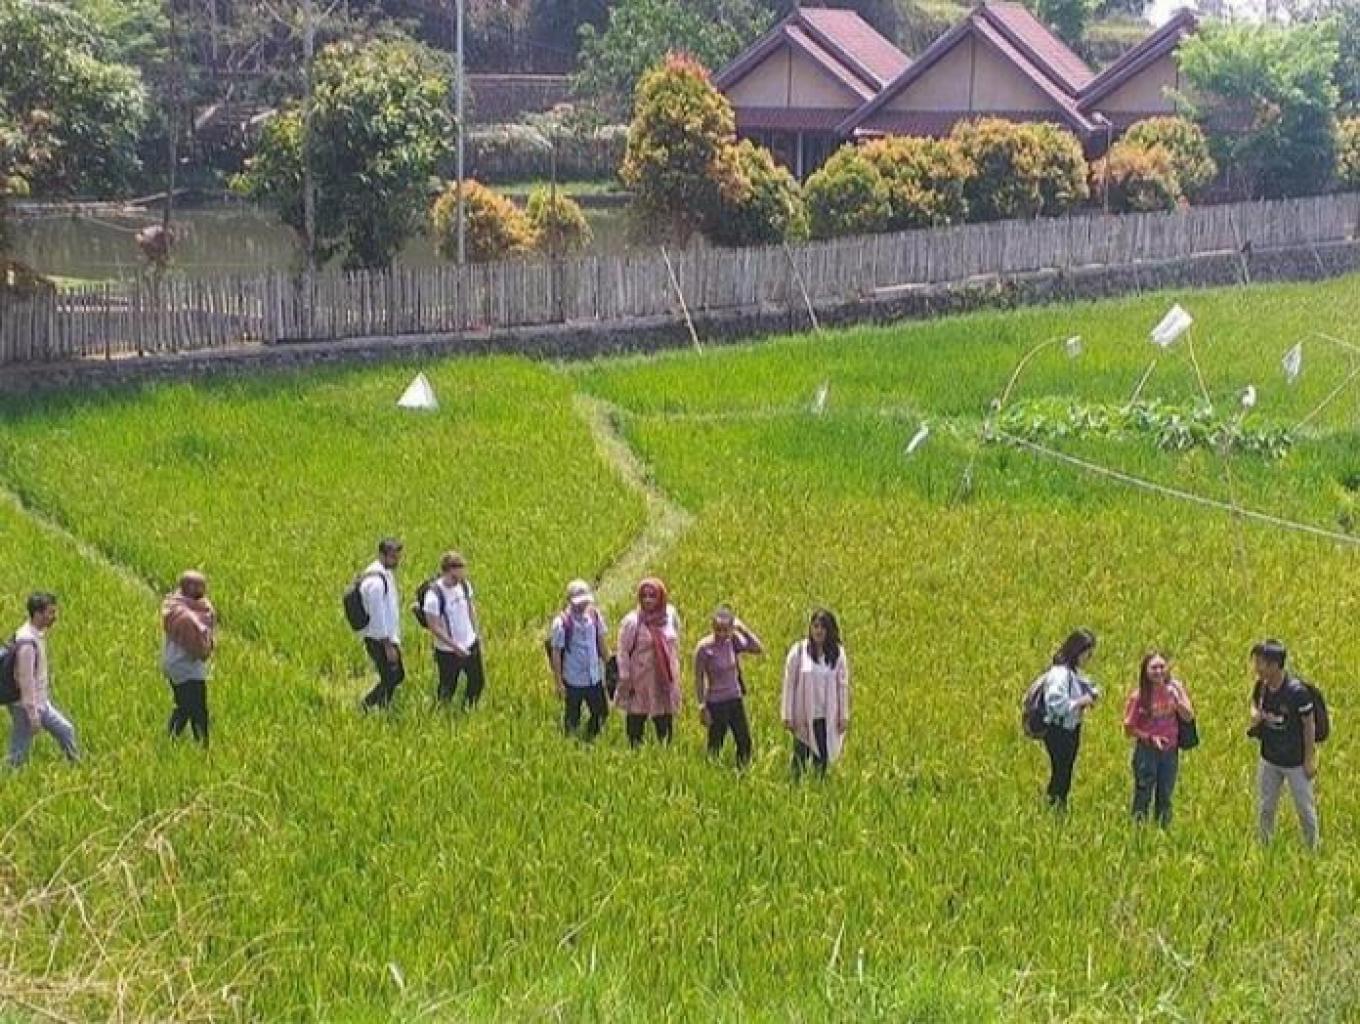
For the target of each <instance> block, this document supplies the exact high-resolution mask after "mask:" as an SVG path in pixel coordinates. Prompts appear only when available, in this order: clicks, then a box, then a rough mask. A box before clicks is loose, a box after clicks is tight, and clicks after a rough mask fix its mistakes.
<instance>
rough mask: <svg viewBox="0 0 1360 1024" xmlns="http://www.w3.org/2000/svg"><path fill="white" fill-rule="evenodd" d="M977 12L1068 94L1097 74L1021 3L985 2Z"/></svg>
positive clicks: (1080, 88)
mask: <svg viewBox="0 0 1360 1024" xmlns="http://www.w3.org/2000/svg"><path fill="white" fill-rule="evenodd" d="M976 13H977V14H978V16H980V17H982V18H985V19H986V20H987V21H988V22H990V23H991V25H992V26H993V27H994V28H996V29H998V30H999V31H1000V32H1001V33H1002V34H1003V35H1004V36H1006V38H1007V39H1008V40H1009V41H1010V42H1011V44H1012V45H1013V46H1015V48H1016V49H1018V50H1019V51H1020V52H1021V53H1023V54H1024V55H1025V56H1026V57H1028V58H1029V60H1030V61H1031V62H1032V63H1033V64H1034V66H1035V67H1037V68H1038V69H1039V70H1040V71H1042V72H1043V73H1044V74H1046V75H1047V76H1048V77H1049V78H1051V79H1053V81H1054V82H1055V83H1056V84H1057V85H1059V86H1061V87H1062V88H1063V89H1064V90H1065V91H1066V92H1068V93H1070V94H1071V95H1073V96H1075V95H1076V94H1077V93H1079V92H1081V90H1082V89H1084V88H1085V87H1086V86H1088V85H1090V84H1091V81H1092V79H1094V78H1095V77H1096V76H1095V72H1093V71H1092V70H1091V69H1090V68H1089V67H1087V66H1086V62H1085V61H1084V60H1082V59H1081V58H1080V57H1078V56H1077V55H1076V54H1075V53H1073V52H1072V50H1071V49H1070V48H1069V47H1068V45H1067V44H1066V43H1064V42H1063V41H1062V40H1061V39H1059V38H1058V37H1057V36H1055V35H1054V34H1053V33H1052V32H1050V31H1049V30H1048V27H1047V26H1046V25H1044V24H1043V22H1041V21H1040V20H1039V19H1038V18H1036V17H1035V16H1034V15H1033V14H1031V13H1030V10H1029V8H1028V7H1025V6H1024V5H1023V4H1017V3H984V4H983V5H982V6H981V7H979V8H977V10H976Z"/></svg>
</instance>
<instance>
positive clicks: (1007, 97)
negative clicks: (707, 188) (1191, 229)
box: [716, 0, 1196, 177]
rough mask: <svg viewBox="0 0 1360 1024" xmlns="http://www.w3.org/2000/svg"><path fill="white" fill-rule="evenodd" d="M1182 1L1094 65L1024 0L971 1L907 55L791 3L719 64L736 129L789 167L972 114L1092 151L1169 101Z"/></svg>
mask: <svg viewBox="0 0 1360 1024" xmlns="http://www.w3.org/2000/svg"><path fill="white" fill-rule="evenodd" d="M1195 28H1196V21H1195V17H1194V15H1192V14H1190V13H1189V12H1188V11H1182V12H1180V13H1178V14H1177V15H1176V16H1175V17H1173V18H1172V19H1171V20H1170V21H1169V22H1167V23H1166V24H1165V25H1163V26H1162V27H1161V28H1159V29H1158V30H1157V31H1155V32H1153V33H1151V34H1150V35H1149V36H1148V37H1147V38H1146V39H1144V40H1143V41H1142V42H1141V43H1139V44H1138V45H1137V46H1135V47H1134V48H1133V49H1132V50H1130V51H1129V52H1127V53H1126V54H1124V56H1122V57H1120V58H1119V60H1117V61H1115V62H1114V63H1113V64H1112V65H1110V66H1109V67H1108V68H1106V69H1104V70H1103V71H1101V72H1100V73H1099V74H1097V73H1096V72H1094V71H1093V70H1092V69H1091V68H1090V67H1088V66H1087V64H1086V62H1085V61H1083V60H1082V59H1081V57H1079V56H1078V55H1077V54H1076V53H1074V52H1073V51H1072V50H1071V48H1070V47H1068V46H1067V45H1066V44H1065V43H1064V42H1063V41H1062V40H1060V39H1059V38H1058V37H1057V36H1055V35H1054V34H1053V33H1052V32H1051V31H1049V29H1048V28H1047V27H1046V26H1044V24H1043V23H1042V22H1040V21H1039V20H1038V19H1037V18H1035V17H1034V15H1033V14H1032V13H1030V11H1029V9H1028V8H1027V7H1025V6H1023V5H1022V4H1019V3H1012V2H1000V0H998V2H984V3H981V4H979V5H978V6H977V7H975V8H973V9H972V10H971V11H969V12H968V15H967V16H966V17H965V18H963V19H962V20H961V21H960V22H959V23H958V24H956V25H954V26H953V27H952V28H951V29H949V31H947V32H946V33H944V35H942V36H941V37H940V38H939V39H937V40H936V41H935V42H934V43H932V44H931V45H930V46H929V47H927V48H926V50H925V51H924V52H922V53H921V54H920V55H919V56H918V57H917V58H916V59H915V60H910V59H908V58H907V57H906V56H905V55H904V54H902V53H901V52H900V51H898V50H897V49H896V48H895V47H893V46H892V44H891V43H889V42H888V41H887V40H886V39H884V38H883V37H882V36H880V35H879V34H878V33H877V32H875V31H874V29H873V28H872V27H870V26H869V25H868V24H867V23H866V22H864V21H863V20H862V19H861V18H860V17H859V16H858V15H857V14H855V13H854V12H851V11H842V10H835V9H831V8H801V9H795V10H794V12H793V13H792V14H790V15H789V16H788V17H787V18H785V19H784V20H783V21H781V22H780V23H779V24H778V25H776V26H775V27H774V29H772V30H771V31H770V32H769V33H767V34H766V35H765V36H764V37H763V38H762V39H761V40H759V41H758V42H757V43H755V44H754V45H753V46H752V47H750V48H749V49H748V50H747V51H746V52H745V53H743V54H742V55H741V56H739V57H738V58H737V59H736V60H735V61H733V63H732V64H730V65H729V66H728V67H726V68H724V69H723V71H722V72H721V73H720V74H719V75H718V76H717V78H716V82H717V85H718V88H719V89H721V90H722V92H723V93H724V94H725V95H726V96H727V98H728V100H729V101H730V102H731V104H732V107H733V110H734V112H735V114H736V120H737V130H738V133H739V134H741V135H742V136H744V137H748V138H754V139H755V140H756V141H758V142H761V143H762V144H764V145H766V146H768V147H769V148H770V149H771V150H773V151H774V153H775V155H776V156H777V157H778V158H779V159H780V160H781V162H783V163H784V164H785V165H786V166H788V167H789V168H790V169H792V170H793V171H794V172H795V173H796V174H797V175H798V176H799V177H805V176H806V175H807V174H809V173H811V172H812V171H813V170H815V169H816V167H818V166H820V164H821V163H822V161H823V160H825V158H826V156H827V155H829V154H830V152H832V151H833V150H834V149H835V147H836V146H838V145H839V144H840V143H842V142H844V141H846V140H853V139H857V138H872V137H875V136H881V135H932V136H939V135H945V134H948V132H949V131H950V130H951V129H952V128H953V127H954V125H955V124H956V123H958V122H959V121H963V120H969V119H974V118H979V117H1002V118H1007V119H1010V120H1015V121H1049V122H1053V123H1056V124H1059V125H1061V126H1062V127H1064V128H1067V129H1068V130H1070V131H1071V132H1073V134H1075V135H1076V136H1077V137H1078V138H1079V139H1081V140H1082V142H1083V143H1084V144H1085V145H1086V146H1087V148H1088V149H1089V150H1091V151H1092V152H1097V151H1100V150H1103V149H1104V148H1105V146H1107V145H1108V144H1109V142H1110V141H1111V139H1112V138H1113V137H1114V136H1115V135H1117V134H1118V132H1120V131H1122V130H1123V129H1124V128H1126V127H1128V125H1130V124H1132V123H1133V122H1134V121H1138V120H1142V119H1143V118H1146V117H1153V116H1156V115H1159V114H1169V113H1174V112H1175V101H1174V99H1173V98H1172V91H1173V90H1176V89H1179V88H1180V87H1181V84H1182V83H1181V76H1180V71H1179V67H1178V65H1177V61H1176V48H1177V47H1178V46H1179V45H1180V42H1181V40H1182V39H1184V38H1185V36H1186V35H1188V34H1190V33H1191V32H1193V31H1194V30H1195Z"/></svg>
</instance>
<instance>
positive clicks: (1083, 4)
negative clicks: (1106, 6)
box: [1031, 0, 1094, 46]
mask: <svg viewBox="0 0 1360 1024" xmlns="http://www.w3.org/2000/svg"><path fill="white" fill-rule="evenodd" d="M1031 6H1032V7H1033V8H1034V14H1035V16H1036V17H1037V18H1038V19H1039V20H1040V21H1042V22H1043V23H1044V24H1045V25H1047V26H1048V27H1049V28H1051V29H1052V30H1053V31H1054V32H1056V33H1058V35H1060V36H1061V37H1062V39H1063V41H1064V42H1065V43H1067V44H1068V45H1069V46H1080V45H1081V41H1082V38H1083V37H1084V36H1085V35H1086V25H1087V23H1088V22H1089V21H1090V20H1091V14H1092V10H1093V6H1094V5H1093V4H1092V2H1091V0H1032V3H1031Z"/></svg>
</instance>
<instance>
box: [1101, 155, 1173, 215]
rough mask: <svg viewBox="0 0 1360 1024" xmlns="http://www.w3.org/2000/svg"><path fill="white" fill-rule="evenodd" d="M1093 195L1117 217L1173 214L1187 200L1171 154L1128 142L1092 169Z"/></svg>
mask: <svg viewBox="0 0 1360 1024" xmlns="http://www.w3.org/2000/svg"><path fill="white" fill-rule="evenodd" d="M1107 191H1108V195H1107V194H1106V193H1107ZM1091 192H1092V194H1093V195H1094V196H1095V197H1096V200H1097V202H1099V203H1101V204H1102V205H1108V207H1109V209H1111V210H1113V211H1114V212H1116V213H1128V212H1130V211H1145V210H1173V209H1175V208H1176V206H1177V205H1178V204H1179V203H1180V202H1181V201H1182V200H1183V199H1184V194H1183V193H1182V191H1181V185H1180V180H1179V179H1178V178H1177V177H1176V168H1175V161H1174V159H1173V157H1172V156H1171V153H1170V151H1169V150H1167V148H1166V147H1165V146H1162V145H1156V146H1140V145H1136V144H1134V143H1131V142H1129V141H1127V140H1123V141H1120V142H1117V143H1115V145H1114V146H1113V147H1111V149H1110V151H1109V153H1107V154H1106V155H1105V156H1104V158H1102V159H1100V160H1097V161H1096V162H1095V164H1094V165H1093V166H1092V167H1091Z"/></svg>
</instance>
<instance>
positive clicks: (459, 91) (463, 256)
mask: <svg viewBox="0 0 1360 1024" xmlns="http://www.w3.org/2000/svg"><path fill="white" fill-rule="evenodd" d="M453 21H454V49H455V51H456V57H455V60H456V61H457V63H458V67H457V72H456V75H457V80H456V82H455V83H454V118H455V119H456V120H457V122H458V265H459V266H462V265H463V263H465V262H466V260H467V219H466V213H465V210H464V199H463V192H464V185H465V184H466V182H465V181H464V178H463V136H464V134H465V132H464V127H465V125H464V123H463V116H464V115H463V0H453Z"/></svg>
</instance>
